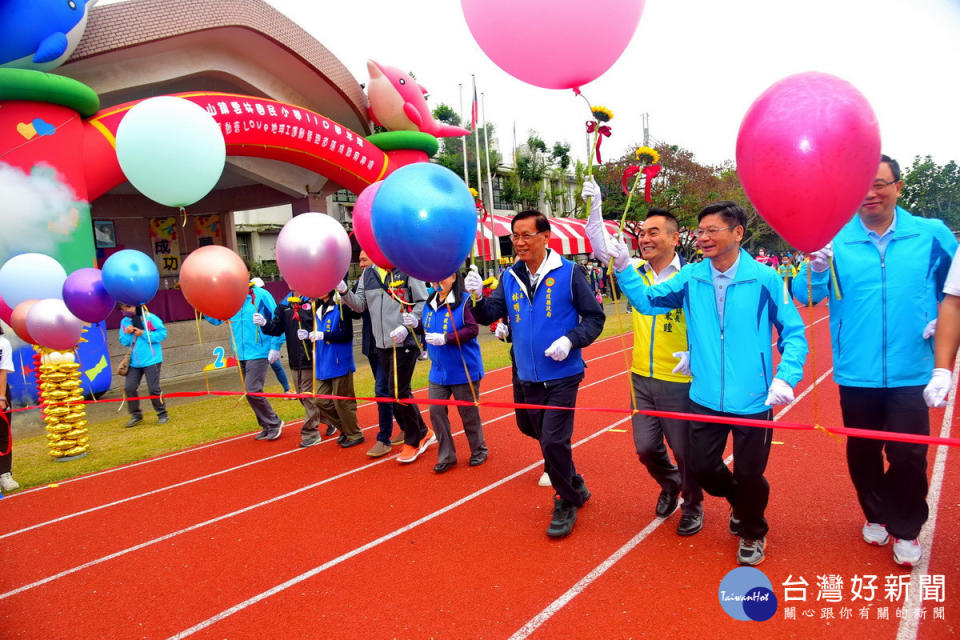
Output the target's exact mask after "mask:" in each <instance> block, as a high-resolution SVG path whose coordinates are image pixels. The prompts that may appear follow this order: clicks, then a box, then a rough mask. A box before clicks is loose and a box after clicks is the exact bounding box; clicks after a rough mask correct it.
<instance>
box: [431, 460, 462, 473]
mask: <svg viewBox="0 0 960 640" xmlns="http://www.w3.org/2000/svg"><path fill="white" fill-rule="evenodd" d="M455 464H457V463H456V462H438V463H437V464H435V465H433V471H434V473H443V472H445V471H449V470H450V469H452V468H453V465H455Z"/></svg>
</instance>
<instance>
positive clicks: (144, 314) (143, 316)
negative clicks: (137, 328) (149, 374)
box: [140, 304, 157, 356]
mask: <svg viewBox="0 0 960 640" xmlns="http://www.w3.org/2000/svg"><path fill="white" fill-rule="evenodd" d="M147 313H149V310H148V309H147V305H146V304H144V305H143V309H142V310H141V311H140V320H141V321H142V322H143V330H144V332H146V334H147V345H148V346H149V347H150V355H152V356H155V355H157V352H156V351H154V350H153V340H152V339H151V338H150V323H149V322H147Z"/></svg>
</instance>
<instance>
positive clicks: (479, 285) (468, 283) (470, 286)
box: [463, 265, 483, 298]
mask: <svg viewBox="0 0 960 640" xmlns="http://www.w3.org/2000/svg"><path fill="white" fill-rule="evenodd" d="M463 288H464V289H466V290H467V291H469V292H470V293H471V294H472V295H473V296H474V297H476V298H480V297H482V296H483V278H481V277H480V274H479V273H477V266H476V265H471V266H470V271H469V272H467V276H466V277H465V278H464V279H463Z"/></svg>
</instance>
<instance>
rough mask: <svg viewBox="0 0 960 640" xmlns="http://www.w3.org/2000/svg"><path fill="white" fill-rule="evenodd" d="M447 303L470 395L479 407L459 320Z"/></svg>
mask: <svg viewBox="0 0 960 640" xmlns="http://www.w3.org/2000/svg"><path fill="white" fill-rule="evenodd" d="M442 294H443V292H442V291H441V293H440V295H442ZM446 305H447V313H449V314H450V322H451V324H453V337H454V339H455V340H456V341H457V351H458V352H459V353H460V362H462V363H463V372H464V373H465V374H467V384H468V385H469V386H470V395H471V396H473V404H475V405H476V406H478V407H479V406H480V399H479V398H477V392H476V390H475V389H474V388H473V380H471V379H470V368H469V367H467V360H466V358H464V357H463V345H462V344H460V333H459V332H458V331H457V321H456V320H455V319H454V317H453V311H452V310H451V309H450V303H449V302H447V303H446ZM464 324H466V320H464Z"/></svg>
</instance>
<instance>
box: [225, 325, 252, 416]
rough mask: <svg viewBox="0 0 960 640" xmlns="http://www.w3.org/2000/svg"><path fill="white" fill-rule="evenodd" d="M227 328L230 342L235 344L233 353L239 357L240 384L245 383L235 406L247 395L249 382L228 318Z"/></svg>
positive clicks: (232, 344)
mask: <svg viewBox="0 0 960 640" xmlns="http://www.w3.org/2000/svg"><path fill="white" fill-rule="evenodd" d="M227 329H229V330H230V344H231V346H233V355H234V356H235V357H236V359H237V371H238V372H239V373H240V384H241V385H243V393H242V394H240V396H239V397H238V398H237V403H236V404H235V405H234V406H237V405H238V404H240V401H241V400H242V399H243V397H244V396H246V395H247V382H246V381H245V380H244V379H243V366H242V365H241V364H240V353H239V352H238V351H237V339H236V337H234V335H233V323H232V322H230V321H229V320H227Z"/></svg>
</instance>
